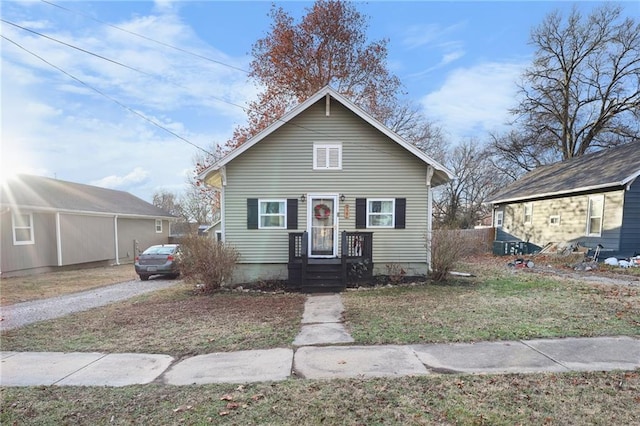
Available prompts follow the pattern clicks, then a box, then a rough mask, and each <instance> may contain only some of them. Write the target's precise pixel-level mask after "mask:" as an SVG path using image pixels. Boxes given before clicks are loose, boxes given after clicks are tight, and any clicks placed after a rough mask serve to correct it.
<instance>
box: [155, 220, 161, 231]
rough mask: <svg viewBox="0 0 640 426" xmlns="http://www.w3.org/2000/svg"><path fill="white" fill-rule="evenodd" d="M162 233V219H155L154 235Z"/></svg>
mask: <svg viewBox="0 0 640 426" xmlns="http://www.w3.org/2000/svg"><path fill="white" fill-rule="evenodd" d="M161 233H162V219H156V234H161Z"/></svg>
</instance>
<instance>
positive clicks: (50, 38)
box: [0, 0, 333, 155]
mask: <svg viewBox="0 0 640 426" xmlns="http://www.w3.org/2000/svg"><path fill="white" fill-rule="evenodd" d="M41 1H42V2H44V3H47V4H50V5H52V6H55V7H59V8H60V9H63V10H67V11H69V12H72V13H79V14H81V15H85V14H83V13H80V12H75V11H72V10H70V9H66V8H64V7H61V6H58V5H56V4H54V3H51V2H48V1H46V0H41ZM85 16H88V15H85ZM88 17H89V18H90V19H92V20H94V21H96V22H99V23H102V24H104V25H108V26H110V27H113V28H116V29H118V30H121V31H124V32H126V33H129V34H132V35H135V36H138V37H141V38H143V39H146V40H150V41H153V42H156V43H158V44H161V45H164V46H167V47H170V48H173V49H176V50H179V51H181V52H184V53H187V54H190V55H193V56H196V57H199V58H201V59H205V60H208V61H211V62H215V63H219V64H221V65H224V66H227V67H230V68H235V69H238V70H240V71H242V72H246V73H248V72H247V71H245V70H242V69H239V68H236V67H233V66H231V65H227V64H224V63H222V62H219V61H215V60H213V59H210V58H207V57H205V56H202V55H198V54H195V53H192V52H189V51H187V50H185V49H181V48H178V47H175V46H172V45H169V44H166V43H163V42H160V41H157V40H154V39H151V38H149V37H146V36H143V35H140V34H137V33H134V32H131V31H128V30H125V29H122V28H119V27H117V26H114V25H111V24H108V23H105V22H103V21H100V20H97V19H95V18H92V17H90V16H88ZM0 21H2V22H5V23H7V24H9V25H12V26H14V27H16V28H19V29H22V30H24V31H27V32H30V33H32V34H35V35H38V36H40V37H43V38H46V39H48V40H50V41H53V42H56V43H60V44H62V45H64V46H67V47H69V48H72V49H75V50H78V51H81V52H83V53H85V54H88V55H92V56H94V57H97V58H99V59H102V60H105V61H108V62H110V63H113V64H115V65H119V66H122V67H124V68H127V69H129V70H132V71H136V72H139V73H141V74H144V75H146V76H149V77H153V78H157V76H155V75H153V74H151V73H148V72H145V71H143V70H140V69H138V68H135V67H132V66H129V65H126V64H123V63H121V62H119V61H116V60H113V59H110V58H107V57H105V56H102V55H99V54H97V53H93V52H91V51H88V50H86V49H83V48H80V47H77V46H74V45H72V44H69V43H66V42H63V41H61V40H58V39H56V38H54V37H51V36H47V35H46V34H42V33H39V32H37V31H34V30H31V29H29V28H26V27H23V26H21V25H18V24H16V23H13V22H10V21H7V20H5V19H0ZM2 38H4V39H5V40H7V41H9V42H11V43H13V44H14V45H16V46H17V47H19V48H20V49H22V50H24V51H25V52H27V53H29V54H31V55H33V56H35V57H37V58H38V59H40V60H41V61H43V62H45V63H46V64H48V65H49V66H51V67H53V68H55V69H57V70H58V71H60V72H62V73H63V74H65V75H67V76H68V77H70V78H72V79H74V80H76V81H77V82H79V83H80V84H82V85H84V86H85V87H87V88H89V89H91V90H93V91H95V92H96V93H98V94H100V95H101V96H104V97H105V98H107V99H109V100H111V101H112V102H114V103H116V104H118V105H119V106H121V107H122V108H124V109H126V110H127V111H130V112H132V113H133V114H136V115H138V116H139V117H141V118H142V119H144V120H146V121H148V122H149V123H151V124H153V125H154V126H156V127H158V128H160V129H162V130H164V131H166V132H168V133H170V134H172V135H173V136H175V137H177V138H178V139H181V140H182V141H184V142H186V143H188V144H189V145H192V146H194V147H196V148H197V149H199V150H201V151H203V152H204V153H206V154H209V155H213V154H211V153H210V152H208V151H207V150H205V149H203V148H201V147H199V146H198V145H195V144H194V143H192V142H191V141H189V140H187V139H185V138H184V137H182V136H180V135H178V134H176V133H174V132H173V131H171V130H169V129H167V128H165V127H163V126H162V125H160V124H158V123H156V122H155V121H153V120H151V119H149V118H147V117H146V116H144V115H142V114H140V113H139V112H137V111H135V110H133V109H132V108H130V107H128V106H127V105H125V104H123V103H121V102H120V101H118V100H116V99H115V98H112V97H110V96H108V95H107V94H105V93H104V92H102V91H100V90H98V89H96V88H95V87H93V86H90V85H89V84H87V83H85V82H84V81H82V80H80V79H78V78H77V77H75V76H73V75H71V74H70V73H68V72H67V71H65V70H63V69H62V68H60V67H58V66H56V65H54V64H52V63H50V62H48V61H47V60H45V59H44V58H42V57H41V56H38V55H37V54H36V53H34V52H31V51H29V50H28V49H26V48H25V47H23V46H21V45H20V44H18V43H17V42H15V41H13V40H11V39H9V38H7V37H5V36H4V35H2ZM169 83H170V84H173V85H174V86H176V87H180V88H182V89H186V90H189V88H188V87H186V86H182V85H180V84H177V83H174V82H171V81H170V82H169ZM208 97H210V98H211V99H214V100H217V101H219V102H223V103H226V104H228V105H231V106H234V107H237V108H240V109H242V110H243V111H245V113H246V112H248V111H251V110H252V109H251V108H246V107H244V106H242V105H238V104H235V103H233V102H230V101H227V100H225V99H222V98H218V97H216V96H211V95H208ZM256 111H257V112H260V111H259V110H256ZM277 121H279V122H282V123H285V121H284V120H283V119H282V118H280V117H277V118H275V119H274V122H277ZM289 124H291V125H293V126H295V127H298V128H300V129H302V130H306V131H309V132H311V133H316V134H318V135H322V136H328V137H332V136H333V135H332V134H330V133H326V132H322V131H319V130H317V129H310V128H307V127H305V126H302V125H300V124H297V123H292V122H289Z"/></svg>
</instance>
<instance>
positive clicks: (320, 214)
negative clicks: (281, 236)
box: [307, 195, 338, 257]
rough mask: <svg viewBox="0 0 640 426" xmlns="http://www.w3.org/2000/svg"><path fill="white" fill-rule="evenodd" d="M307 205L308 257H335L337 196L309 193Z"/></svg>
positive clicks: (336, 246) (336, 248) (336, 244)
mask: <svg viewBox="0 0 640 426" xmlns="http://www.w3.org/2000/svg"><path fill="white" fill-rule="evenodd" d="M307 205H308V211H307V215H308V218H307V223H308V229H307V231H308V232H309V257H336V255H337V251H338V196H337V195H309V203H308V204H307Z"/></svg>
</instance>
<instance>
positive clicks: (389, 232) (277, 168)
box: [199, 87, 453, 291]
mask: <svg viewBox="0 0 640 426" xmlns="http://www.w3.org/2000/svg"><path fill="white" fill-rule="evenodd" d="M199 177H200V179H202V180H203V181H204V182H205V183H206V184H207V185H210V186H212V187H215V188H217V189H218V190H219V191H220V211H221V215H220V223H219V224H217V226H216V229H215V230H216V231H217V232H215V233H214V232H210V234H211V235H218V236H219V238H220V239H221V240H222V241H223V242H225V243H226V244H230V245H232V246H233V247H235V248H236V249H237V250H238V252H239V254H240V258H239V262H238V264H237V267H236V271H235V273H234V277H233V278H232V281H233V282H236V283H238V282H250V281H254V280H271V279H280V280H284V279H287V280H288V282H289V284H290V286H291V287H292V288H297V289H302V290H303V291H321V290H340V289H342V288H344V287H345V285H346V281H347V278H348V276H352V277H355V278H357V277H370V276H371V275H372V274H376V275H377V274H384V275H389V274H390V272H394V271H395V272H397V273H400V271H404V272H405V273H406V274H408V275H422V274H426V273H427V272H428V269H429V265H430V230H431V217H432V214H431V210H432V188H433V187H435V186H437V185H441V184H443V183H445V182H447V181H448V180H449V179H451V178H452V177H453V175H452V173H451V172H450V171H449V170H447V169H446V168H445V167H443V166H442V165H441V164H439V163H438V162H436V161H434V160H433V159H432V158H431V157H429V156H428V155H427V154H425V153H424V152H422V151H421V150H420V149H418V148H416V147H415V146H414V145H412V144H410V143H409V142H408V141H406V140H404V139H402V138H401V137H400V136H398V135H397V134H395V133H394V132H392V131H391V130H389V129H388V128H386V127H385V126H384V125H382V124H381V123H380V122H378V121H376V120H375V119H374V118H372V117H371V116H370V115H369V114H367V113H366V112H365V111H364V110H362V109H361V108H359V107H358V106H356V105H355V104H354V103H352V102H351V101H349V100H348V99H346V98H345V97H344V96H342V95H340V94H339V93H337V92H336V91H334V90H333V89H332V88H330V87H326V88H324V89H322V90H321V91H319V92H317V93H316V94H315V95H313V96H312V97H310V98H309V99H308V100H306V101H305V102H303V103H301V104H299V105H298V106H296V107H295V108H293V109H292V110H291V111H289V112H288V113H287V114H285V115H284V116H283V117H281V118H280V119H279V120H277V121H275V122H274V123H273V124H271V125H270V126H269V127H267V128H266V129H265V130H263V131H262V132H260V133H259V134H258V135H256V136H255V137H253V138H252V139H250V140H248V141H247V142H246V143H244V144H243V145H241V146H240V147H238V148H237V149H235V150H234V151H232V152H230V153H229V154H228V155H227V156H225V157H224V158H222V159H220V160H219V161H217V162H216V163H214V164H212V165H211V166H210V167H208V168H207V169H206V170H204V171H203V172H202V173H201V174H200V176H199Z"/></svg>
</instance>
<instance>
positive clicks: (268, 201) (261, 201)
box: [258, 198, 287, 229]
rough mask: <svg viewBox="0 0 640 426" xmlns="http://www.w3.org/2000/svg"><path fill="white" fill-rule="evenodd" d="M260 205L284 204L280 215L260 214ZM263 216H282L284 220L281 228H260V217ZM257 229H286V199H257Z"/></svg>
mask: <svg viewBox="0 0 640 426" xmlns="http://www.w3.org/2000/svg"><path fill="white" fill-rule="evenodd" d="M262 203H283V204H284V212H282V213H278V214H275V213H264V214H263V213H262V209H261V208H260V206H261V205H262ZM263 216H282V217H283V218H284V220H283V221H282V226H262V217H263ZM258 229H287V200H286V199H271V198H269V199H258Z"/></svg>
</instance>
